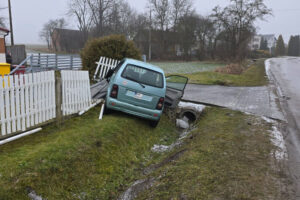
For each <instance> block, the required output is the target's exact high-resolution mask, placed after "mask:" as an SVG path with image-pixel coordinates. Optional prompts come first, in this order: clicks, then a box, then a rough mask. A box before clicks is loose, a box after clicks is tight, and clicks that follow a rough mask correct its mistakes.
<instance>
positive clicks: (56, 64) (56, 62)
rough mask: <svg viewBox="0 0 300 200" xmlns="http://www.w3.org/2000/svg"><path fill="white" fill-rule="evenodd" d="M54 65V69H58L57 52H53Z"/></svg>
mask: <svg viewBox="0 0 300 200" xmlns="http://www.w3.org/2000/svg"><path fill="white" fill-rule="evenodd" d="M55 67H56V70H58V61H57V54H55Z"/></svg>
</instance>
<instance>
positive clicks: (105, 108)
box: [104, 105, 113, 115]
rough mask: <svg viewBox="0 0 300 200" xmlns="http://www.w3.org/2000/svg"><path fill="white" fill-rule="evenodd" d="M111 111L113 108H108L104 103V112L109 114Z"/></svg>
mask: <svg viewBox="0 0 300 200" xmlns="http://www.w3.org/2000/svg"><path fill="white" fill-rule="evenodd" d="M111 113H113V110H111V109H109V108H108V107H107V106H106V105H105V106H104V114H105V115H109V114H111Z"/></svg>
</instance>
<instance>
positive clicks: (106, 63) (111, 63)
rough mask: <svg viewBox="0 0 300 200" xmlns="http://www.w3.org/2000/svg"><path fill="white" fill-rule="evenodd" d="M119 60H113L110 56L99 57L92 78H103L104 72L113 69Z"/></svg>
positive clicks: (98, 79) (96, 79)
mask: <svg viewBox="0 0 300 200" xmlns="http://www.w3.org/2000/svg"><path fill="white" fill-rule="evenodd" d="M119 62H120V61H119V60H114V59H111V58H106V57H100V60H99V62H96V64H97V68H96V71H95V74H94V77H93V79H94V80H95V81H100V80H102V79H104V78H105V76H106V74H107V73H108V71H109V70H110V69H114V68H115V67H116V66H117V65H118V64H119Z"/></svg>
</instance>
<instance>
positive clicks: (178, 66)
mask: <svg viewBox="0 0 300 200" xmlns="http://www.w3.org/2000/svg"><path fill="white" fill-rule="evenodd" d="M151 64H153V65H156V66H158V67H160V68H162V69H163V70H164V72H165V73H166V74H172V73H185V74H191V73H195V72H203V71H214V70H215V69H216V68H218V67H223V66H225V64H224V63H216V62H151Z"/></svg>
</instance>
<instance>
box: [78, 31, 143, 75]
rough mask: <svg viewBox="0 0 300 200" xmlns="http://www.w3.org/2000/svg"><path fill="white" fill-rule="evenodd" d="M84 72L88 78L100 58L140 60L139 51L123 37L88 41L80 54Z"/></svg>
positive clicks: (107, 37) (111, 36) (113, 36)
mask: <svg viewBox="0 0 300 200" xmlns="http://www.w3.org/2000/svg"><path fill="white" fill-rule="evenodd" d="M80 55H81V59H82V65H83V69H84V70H88V71H89V74H90V77H91V76H93V75H94V73H95V70H96V67H97V66H96V62H98V61H99V58H100V57H101V56H105V57H108V58H113V59H117V60H121V59H123V58H133V59H141V53H140V51H139V50H138V49H137V48H136V47H135V45H134V43H133V41H127V40H126V38H125V36H123V35H110V36H106V37H101V38H94V39H91V40H89V41H88V42H87V43H86V44H85V47H84V48H83V49H82V51H81V53H80Z"/></svg>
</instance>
